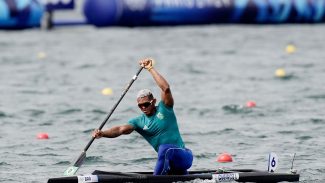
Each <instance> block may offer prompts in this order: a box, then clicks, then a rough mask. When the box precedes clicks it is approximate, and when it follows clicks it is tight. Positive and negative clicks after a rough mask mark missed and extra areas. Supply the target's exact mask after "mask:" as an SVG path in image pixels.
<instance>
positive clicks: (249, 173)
mask: <svg viewBox="0 0 325 183" xmlns="http://www.w3.org/2000/svg"><path fill="white" fill-rule="evenodd" d="M152 174H153V173H152V172H106V171H100V170H95V171H94V172H93V173H92V174H89V175H78V176H67V177H58V178H50V179H49V180H48V183H88V182H99V183H111V182H114V183H124V182H148V183H172V182H178V181H191V180H195V179H202V180H211V181H212V182H229V181H237V182H263V183H274V182H282V181H286V182H295V181H299V176H300V175H299V174H297V173H296V172H292V173H274V172H268V171H260V170H254V169H228V170H224V169H217V170H204V171H190V172H189V174H188V175H152Z"/></svg>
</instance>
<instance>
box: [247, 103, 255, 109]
mask: <svg viewBox="0 0 325 183" xmlns="http://www.w3.org/2000/svg"><path fill="white" fill-rule="evenodd" d="M246 107H249V108H252V107H256V103H255V102H254V101H247V102H246Z"/></svg>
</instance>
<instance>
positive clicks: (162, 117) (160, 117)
mask: <svg viewBox="0 0 325 183" xmlns="http://www.w3.org/2000/svg"><path fill="white" fill-rule="evenodd" d="M156 116H157V118H158V119H160V120H163V119H164V118H165V116H164V115H163V114H162V113H160V112H158V114H157V115H156Z"/></svg>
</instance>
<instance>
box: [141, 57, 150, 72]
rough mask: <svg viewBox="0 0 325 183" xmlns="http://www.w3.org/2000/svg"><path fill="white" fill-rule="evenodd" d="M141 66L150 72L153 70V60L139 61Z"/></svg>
mask: <svg viewBox="0 0 325 183" xmlns="http://www.w3.org/2000/svg"><path fill="white" fill-rule="evenodd" d="M139 64H140V66H141V67H143V68H145V69H147V70H150V69H152V67H153V66H152V65H153V59H152V58H145V59H142V60H140V61H139Z"/></svg>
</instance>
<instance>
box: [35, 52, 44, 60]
mask: <svg viewBox="0 0 325 183" xmlns="http://www.w3.org/2000/svg"><path fill="white" fill-rule="evenodd" d="M37 58H38V59H45V58H46V53H45V52H42V51H41V52H38V53H37Z"/></svg>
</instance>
